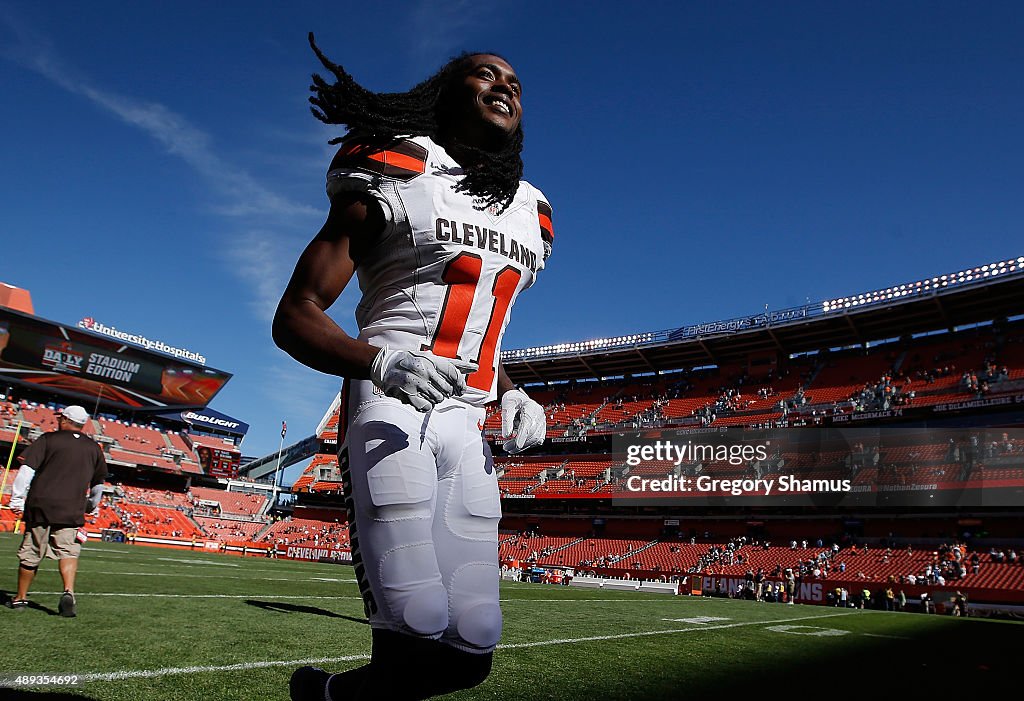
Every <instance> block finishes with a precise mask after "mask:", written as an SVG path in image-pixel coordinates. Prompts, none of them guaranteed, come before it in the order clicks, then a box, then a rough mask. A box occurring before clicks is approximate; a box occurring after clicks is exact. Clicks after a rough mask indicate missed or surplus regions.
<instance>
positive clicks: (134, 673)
mask: <svg viewBox="0 0 1024 701" xmlns="http://www.w3.org/2000/svg"><path fill="white" fill-rule="evenodd" d="M89 596H171V597H181V598H193V597H194V598H243V597H239V596H235V595H226V594H199V595H194V594H156V595H148V594H134V595H133V594H127V595H126V594H114V593H109V592H108V593H93V594H90V595H89ZM249 596H260V595H257V594H252V595H249ZM277 598H279V599H285V598H290V599H318V598H323V599H327V598H344V599H357V598H359V597H311V596H307V597H301V596H287V597H286V596H278V597H277ZM520 601H529V599H520ZM568 601H585V599H568ZM588 601H593V599H589V600H588ZM609 601H622V599H609ZM851 615H854V614H853V613H852V612H851V613H827V614H822V615H817V616H797V617H793V618H781V619H778V620H772V621H745V622H742V623H727V624H722V625H714V626H693V627H690V628H677V629H673V630H648V631H640V632H636V633H618V634H615V635H594V636H590V637H586V638H558V639H555V640H538V641H535V642H532V643H509V644H506V645H499V646H498V649H499V650H521V649H525V648H532V647H544V646H548V645H571V644H575V643H588V642H597V641H602V640H625V639H628V638H641V637H648V636H653V635H678V634H680V633H692V632H695V631H708V630H724V629H726V628H740V627H744V626H760V625H772V624H777V623H790V622H792V621H813V620H818V619H822V618H836V617H839V616H851ZM368 659H370V656H369V655H346V656H344V657H319V658H315V659H307V660H263V661H259V662H239V663H237V664H229V665H207V666H193V667H162V668H160V669H135V670H122V671H119V672H101V673H93V674H80V675H77V676H78V680H79V682H80V683H89V682H114V681H124V680H128V679H143V678H146V679H151V678H155V677H168V676H173V675H182V674H207V673H213V672H242V671H246V670H251V669H265V668H268V667H302V666H304V665H317V664H332V663H336V662H356V661H361V660H368Z"/></svg>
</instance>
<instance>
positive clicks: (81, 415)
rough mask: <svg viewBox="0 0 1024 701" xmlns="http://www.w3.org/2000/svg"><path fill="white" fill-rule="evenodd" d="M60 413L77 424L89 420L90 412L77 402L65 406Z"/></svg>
mask: <svg viewBox="0 0 1024 701" xmlns="http://www.w3.org/2000/svg"><path fill="white" fill-rule="evenodd" d="M60 413H61V416H63V417H64V418H65V419H67V420H68V421H70V422H72V423H76V424H84V423H85V422H86V421H88V420H89V414H88V413H86V411H85V409H83V408H82V407H80V406H78V405H77V404H72V405H71V406H66V407H64V408H63V409H61V410H60Z"/></svg>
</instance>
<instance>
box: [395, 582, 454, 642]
mask: <svg viewBox="0 0 1024 701" xmlns="http://www.w3.org/2000/svg"><path fill="white" fill-rule="evenodd" d="M401 615H402V621H401V622H402V623H403V624H404V625H405V626H406V627H407V628H408V629H409V630H410V631H412V632H413V633H415V634H416V635H424V636H429V637H440V635H441V633H443V632H444V630H445V629H446V628H447V627H448V592H446V591H445V589H444V587H443V586H441V584H440V583H438V584H431V585H429V586H426V587H423V588H421V589H419V590H418V591H414V592H413V593H412V594H411V595H410V596H408V597H407V598H406V600H405V606H404V608H403V610H402V614H401Z"/></svg>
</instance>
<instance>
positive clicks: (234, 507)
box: [191, 487, 267, 516]
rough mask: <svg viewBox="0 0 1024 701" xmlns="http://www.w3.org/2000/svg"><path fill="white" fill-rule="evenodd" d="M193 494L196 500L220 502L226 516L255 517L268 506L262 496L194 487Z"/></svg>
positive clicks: (222, 511)
mask: <svg viewBox="0 0 1024 701" xmlns="http://www.w3.org/2000/svg"><path fill="white" fill-rule="evenodd" d="M191 493H192V497H193V499H195V500H199V499H205V500H207V501H215V502H218V503H219V504H220V510H221V513H224V514H236V515H244V516H255V515H256V514H258V513H260V512H261V511H262V510H263V508H264V507H265V506H266V504H267V498H266V497H265V496H263V495H260V494H248V493H245V492H227V491H224V490H221V489H210V488H209V487H192V489H191Z"/></svg>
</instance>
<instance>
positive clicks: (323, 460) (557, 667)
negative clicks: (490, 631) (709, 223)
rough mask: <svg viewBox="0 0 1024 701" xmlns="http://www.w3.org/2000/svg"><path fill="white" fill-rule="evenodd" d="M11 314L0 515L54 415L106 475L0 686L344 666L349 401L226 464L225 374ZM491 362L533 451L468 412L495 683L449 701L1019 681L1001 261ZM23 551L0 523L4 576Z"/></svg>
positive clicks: (2, 303) (40, 593)
mask: <svg viewBox="0 0 1024 701" xmlns="http://www.w3.org/2000/svg"><path fill="white" fill-rule="evenodd" d="M2 289H3V292H2V294H0V384H2V385H3V387H2V388H3V390H4V392H3V400H2V402H0V410H2V415H0V447H2V450H3V455H4V457H5V460H8V458H9V460H8V464H7V467H8V468H10V469H9V470H5V473H4V482H3V484H4V488H3V492H2V497H3V499H2V503H3V504H7V503H8V501H9V499H10V492H11V484H12V482H13V480H14V478H15V476H16V474H17V465H18V463H17V459H16V456H17V455H18V454H19V453H20V452H21V451H22V450H23V449H24V447H25V446H26V445H28V444H30V443H31V442H32V441H33V440H35V439H37V438H38V437H39V436H40V435H42V434H43V433H45V432H46V431H50V430H52V429H53V428H54V427H55V420H54V415H55V413H56V410H58V409H59V408H61V407H62V406H65V405H67V404H71V403H77V404H81V405H83V406H85V407H86V408H88V409H89V411H90V413H91V414H92V419H91V420H90V423H89V424H88V425H87V428H86V431H87V433H90V434H91V435H92V436H93V438H94V439H95V440H96V441H97V442H99V443H100V445H101V446H102V448H103V451H104V455H105V458H106V460H107V463H108V466H109V468H110V473H111V474H110V477H109V480H108V482H107V484H106V486H105V496H104V500H103V503H102V505H101V507H100V511H99V515H98V516H96V517H91V518H89V519H88V523H87V529H86V530H87V531H88V535H89V541H88V543H87V545H86V546H85V548H86V552H85V553H84V557H83V558H82V559H83V562H82V568H81V571H80V574H79V592H80V597H81V599H82V601H83V607H82V614H81V615H80V616H79V617H78V618H77V619H75V620H74V621H70V622H69V621H64V620H61V619H60V618H59V617H57V616H56V611H54V610H53V608H52V606H51V603H50V600H51V599H54V598H55V596H56V595H59V593H60V591H59V589H60V584H59V578H58V576H57V574H56V572H55V570H54V568H46V567H43V568H41V571H40V574H39V577H38V579H37V584H36V586H35V589H34V592H33V602H32V604H31V609H32V610H31V611H30V612H29V613H30V614H32V616H33V621H34V625H35V627H34V628H32V632H31V634H26V631H27V630H28V629H26V628H19V625H20V623H9V624H8V625H5V626H3V629H2V630H3V632H2V635H3V636H4V637H5V640H4V643H5V645H4V650H5V652H4V658H5V664H4V665H3V667H4V670H3V671H6V670H12V671H15V670H16V671H17V672H18V673H19V674H23V675H30V676H31V675H38V676H39V677H44V676H49V677H53V676H55V675H56V676H67V677H69V678H70V677H73V682H74V686H68V688H66V689H59V690H58V689H54V688H53V686H52V685H50V686H47V687H46V688H45V689H44V688H41V687H40V688H36V687H35V686H33V684H32V683H30V681H31V680H29V682H25V681H22V683H20V684H18V685H17V686H18V689H19V690H18V691H17V692H15V691H10V693H11V694H18V695H19V696H11V697H12V698H15V697H18V698H20V697H24V698H44V697H48V696H52V697H56V698H69V699H71V698H92V699H104V700H106V699H198V698H217V699H236V698H237V699H243V698H245V699H251V698H283V696H282V693H284V692H283V691H282V690H283V689H285V688H286V684H287V677H288V675H289V673H290V672H291V670H292V669H293V668H294V667H295V666H296V665H299V664H306V663H317V664H320V663H323V664H331V665H334V666H335V667H348V666H355V665H357V664H360V663H361V661H363V660H365V659H367V656H368V649H369V647H368V635H367V630H366V628H367V626H366V620H365V618H364V615H363V611H362V603H361V600H360V596H359V590H358V588H357V586H356V582H355V577H354V574H353V568H352V566H351V560H352V556H351V542H350V534H349V528H348V516H347V514H346V511H345V508H344V487H343V479H342V475H341V472H340V470H339V465H338V458H337V451H338V444H339V431H340V426H339V407H340V404H341V398H340V397H338V398H336V399H335V400H334V402H332V403H331V404H330V405H329V406H326V407H324V414H323V418H322V420H321V421H320V422H319V424H318V425H316V426H309V427H300V429H301V432H302V433H303V435H304V437H303V439H302V440H299V441H297V442H294V443H292V444H290V445H287V446H283V450H281V451H277V452H275V453H272V454H270V455H266V456H262V457H257V458H255V459H253V458H248V457H243V442H244V436H245V433H246V429H247V425H246V423H245V417H240V418H234V417H230V416H227V415H225V414H222V413H220V412H218V411H217V410H216V409H214V408H213V407H212V406H211V405H213V404H216V395H217V393H218V391H219V390H220V389H221V388H222V387H223V386H224V385H225V384H226V383H227V382H229V381H230V379H231V374H230V373H229V372H227V371H223V370H217V369H214V368H210V367H207V366H206V365H205V359H203V358H201V356H198V355H197V354H195V353H191V352H190V351H188V350H186V349H176V348H173V347H172V346H169V345H167V344H164V343H153V342H148V339H142V338H140V337H138V336H133V335H132V334H126V333H122V332H119V331H118V330H117V329H115V328H113V327H108V326H104V325H103V324H98V323H97V322H95V321H94V320H92V319H85V320H82V321H81V322H79V323H77V324H74V325H72V324H66V323H62V322H55V321H50V320H48V319H46V318H44V317H43V316H38V315H37V314H36V313H35V310H34V308H33V306H32V302H31V295H30V294H29V292H28V291H26V290H22V289H18V288H14V287H11V286H3V288H2ZM502 362H503V363H504V366H505V368H506V371H507V373H508V374H509V376H510V378H511V379H512V380H513V381H514V382H515V383H516V384H517V385H521V386H523V387H524V388H525V389H526V391H527V392H529V394H530V396H532V397H533V398H535V399H536V400H537V401H538V402H540V403H541V404H542V405H543V406H544V409H545V413H546V417H547V439H546V441H545V443H544V445H543V446H542V447H541V448H538V449H534V450H532V451H530V452H528V453H526V454H525V455H516V456H510V455H505V454H504V453H503V451H502V448H501V445H502V440H501V438H502V436H501V433H502V430H501V414H500V411H499V408H498V407H497V406H493V407H491V408H489V409H488V413H487V420H486V422H485V424H484V427H483V429H484V431H485V435H486V436H487V437H488V439H489V440H490V442H491V444H492V445H491V447H492V451H493V453H494V456H495V468H496V470H497V474H498V480H499V486H500V490H501V496H502V520H501V525H500V531H499V533H500V537H499V552H498V557H499V561H500V563H501V566H502V579H503V582H502V590H501V593H502V608H503V613H504V616H505V632H504V635H503V638H502V643H501V645H500V646H499V651H498V654H497V656H496V658H495V670H494V673H493V674H492V677H491V678H490V679H489V680H488V681H487V682H486V683H485V684H484V685H482V686H480V687H478V688H476V689H473V690H470V691H465V692H461V693H459V694H455V695H453V696H452V697H451V698H459V699H478V698H479V699H483V698H526V699H546V698H551V699H555V698H557V699H609V700H611V699H676V698H684V697H690V696H693V695H694V694H700V695H705V694H715V695H728V694H730V693H736V692H741V693H764V694H773V695H774V694H779V693H785V694H790V693H820V694H826V695H828V696H829V697H833V698H863V697H864V696H865V695H866V694H872V693H877V688H876V687H875V686H874V685H875V684H876V682H877V679H876V678H875V675H879V674H887V673H888V674H891V673H892V671H891V670H898V673H900V674H904V673H906V674H907V675H908V676H911V677H913V679H912V680H907V679H905V680H903V681H902V682H900V683H899V685H898V688H909V689H913V690H915V691H916V692H918V693H928V694H932V693H950V692H954V693H958V692H964V691H968V690H969V691H973V692H975V693H976V692H978V691H979V690H982V689H985V688H990V689H994V688H996V685H997V684H999V683H1000V680H1005V679H1009V678H1011V677H1010V675H1011V674H1012V672H1013V671H1015V670H1013V668H1012V667H1010V664H1011V659H1012V658H1013V657H1014V656H1015V652H1016V647H1017V643H1019V640H1020V631H1021V630H1022V629H1021V628H1020V624H1019V623H1016V622H1014V621H1013V619H1015V618H1017V617H1019V615H1020V612H1021V611H1024V563H1022V560H1021V555H1024V552H1022V548H1024V540H1022V538H1021V529H1020V523H1021V517H1022V516H1024V431H1022V429H1024V258H1021V257H1017V258H1007V259H1004V260H997V261H994V262H987V263H983V264H979V265H977V266H975V267H971V268H965V269H962V270H954V271H935V275H933V276H932V277H929V278H924V279H919V280H912V281H907V280H901V281H894V283H893V285H892V286H891V287H888V288H884V289H876V290H867V291H859V292H857V293H854V294H851V295H850V296H847V297H842V298H837V299H828V300H820V301H818V302H813V303H812V302H808V303H807V304H805V305H801V306H798V307H793V308H787V309H780V310H775V311H769V310H767V309H766V310H765V311H763V312H754V313H752V314H751V315H750V316H745V317H740V318H734V319H723V320H718V321H711V322H705V323H692V324H690V325H686V326H680V327H676V328H671V329H666V330H659V331H637V332H636V333H634V334H631V335H628V336H621V337H612V338H601V339H580V340H579V341H577V342H575V343H567V344H561V345H553V346H544V347H535V348H521V349H514V350H506V351H503V352H502ZM282 438H283V435H282ZM698 444H699V445H712V446H714V447H717V448H722V449H723V451H724V452H721V453H716V452H714V451H713V450H712V451H710V452H698V451H696V450H695V449H694V448H695V446H698ZM304 461H308V464H307V465H306V467H305V468H304V470H303V472H302V474H301V476H300V477H299V478H298V479H297V480H295V482H294V483H293V484H291V485H284V486H282V485H280V484H279V482H280V474H281V472H282V470H283V469H284V468H285V467H288V466H292V465H298V464H300V463H302V462H304ZM20 527H21V524H20V523H19V522H18V521H17V520H16V519H15V518H14V517H13V515H12V514H11V513H10V510H9V509H8V508H4V509H0V532H2V533H0V548H2V549H3V551H4V552H6V553H8V555H9V556H13V553H14V551H15V550H16V548H17V545H18V542H19V536H18V535H17V533H16V531H17V530H18V529H19V528H20ZM10 594H11V592H10V591H6V592H5V595H6V596H10ZM47 614H49V615H47ZM7 620H10V619H7ZM19 620H26V619H24V618H23V619H19ZM69 624H70V625H73V626H75V635H74V636H72V635H67V634H66V633H65V632H64V628H65V627H66V626H68V625H69ZM115 640H116V641H117V642H118V644H117V645H112V644H110V643H111V641H115ZM886 670H889V671H886ZM4 681H5V682H10V680H8V679H4ZM11 685H13V684H11Z"/></svg>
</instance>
